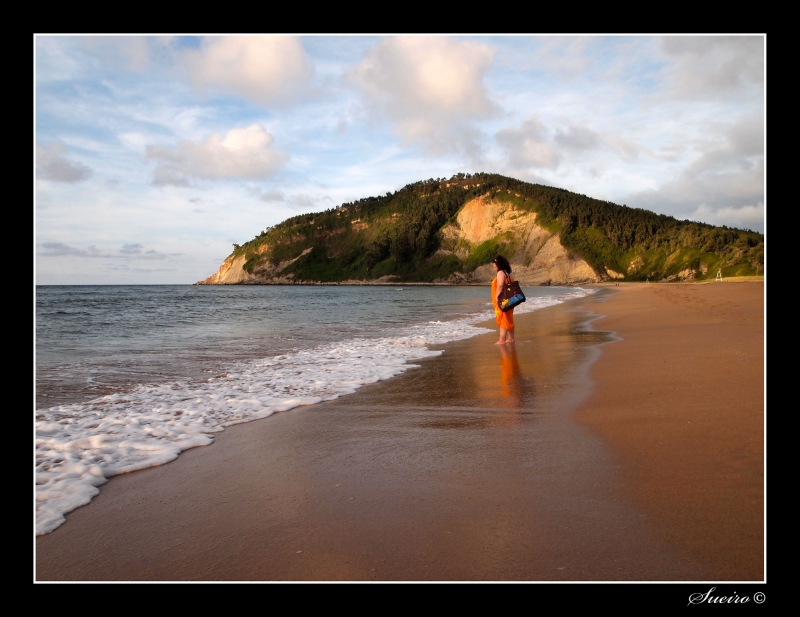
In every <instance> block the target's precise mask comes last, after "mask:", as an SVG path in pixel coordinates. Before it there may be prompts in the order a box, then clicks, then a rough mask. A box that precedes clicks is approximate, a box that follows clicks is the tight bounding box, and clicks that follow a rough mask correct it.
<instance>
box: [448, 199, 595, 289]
mask: <svg viewBox="0 0 800 617" xmlns="http://www.w3.org/2000/svg"><path fill="white" fill-rule="evenodd" d="M514 196H515V197H518V196H517V195H516V194H515V195H514ZM441 235H442V246H443V247H446V246H447V247H452V249H451V251H452V252H453V253H454V254H455V255H456V256H458V257H459V258H461V259H468V258H469V256H470V253H471V252H474V251H475V250H476V248H477V247H480V246H481V245H484V244H485V243H488V244H495V245H497V246H498V248H500V247H501V246H502V247H505V248H507V249H508V250H507V251H506V252H507V254H506V255H504V256H505V257H506V258H507V259H508V260H509V262H510V263H511V268H512V270H513V274H514V278H516V279H517V280H519V281H520V282H521V283H523V284H529V285H543V284H545V285H546V284H551V285H576V284H581V283H590V282H597V281H600V280H603V278H604V277H602V276H600V275H598V274H596V273H595V272H594V270H593V269H592V268H591V266H589V264H588V263H586V262H585V261H584V260H583V259H580V258H579V257H576V256H575V255H572V254H571V253H570V252H569V251H567V250H566V249H565V248H564V247H563V246H561V242H560V241H559V235H558V234H557V233H551V232H549V231H547V230H546V229H545V228H544V227H541V226H540V225H537V224H536V213H535V212H526V211H524V210H520V209H518V208H516V207H514V205H513V204H509V203H507V202H506V203H504V202H501V201H498V200H497V199H493V198H491V197H489V196H486V195H484V196H481V197H478V198H476V199H473V200H471V201H469V202H467V203H466V204H464V206H463V207H462V208H461V210H460V211H459V213H458V215H457V216H456V220H455V221H454V222H453V223H450V224H447V225H445V226H444V227H443V228H442V230H441ZM501 250H502V249H501ZM446 251H447V249H445V248H442V249H439V252H440V254H441V253H445V252H446ZM492 278H494V268H493V267H492V265H491V264H485V265H482V266H479V267H478V268H476V269H475V270H473V271H472V272H471V273H468V274H462V273H460V272H456V273H453V274H451V275H450V277H449V278H448V281H450V282H466V283H481V284H485V283H488V282H490V281H491V280H492Z"/></svg>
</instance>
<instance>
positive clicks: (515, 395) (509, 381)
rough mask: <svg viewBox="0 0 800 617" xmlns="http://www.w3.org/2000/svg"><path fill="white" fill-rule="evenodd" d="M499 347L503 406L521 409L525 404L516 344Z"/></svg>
mask: <svg viewBox="0 0 800 617" xmlns="http://www.w3.org/2000/svg"><path fill="white" fill-rule="evenodd" d="M497 347H498V349H499V350H500V388H501V392H502V394H503V407H508V408H512V409H520V408H521V407H522V404H523V401H522V399H523V383H522V371H521V370H520V368H519V360H518V358H517V348H516V344H515V343H506V344H504V345H498V346H497Z"/></svg>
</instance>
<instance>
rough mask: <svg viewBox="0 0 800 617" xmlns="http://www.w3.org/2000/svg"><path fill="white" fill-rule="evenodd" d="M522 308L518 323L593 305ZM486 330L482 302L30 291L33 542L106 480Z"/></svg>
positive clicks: (386, 290)
mask: <svg viewBox="0 0 800 617" xmlns="http://www.w3.org/2000/svg"><path fill="white" fill-rule="evenodd" d="M525 292H526V294H527V296H528V300H527V302H525V303H524V304H522V305H521V306H519V307H518V308H516V309H515V312H516V313H517V314H519V313H525V312H529V311H533V310H536V309H538V308H543V307H546V306H551V305H553V304H558V303H561V302H564V301H566V300H568V299H571V298H578V297H581V296H585V295H587V294H588V293H591V290H588V289H582V288H577V287H570V288H567V287H532V288H526V289H525ZM492 317H493V312H492V308H491V301H490V298H489V288H488V286H487V287H435V286H403V285H396V286H340V285H326V286H191V285H152V286H37V288H36V376H35V378H36V391H35V397H36V419H35V428H36V473H35V476H36V530H37V534H41V533H47V532H49V531H52V530H53V529H55V528H56V527H58V526H59V525H61V524H62V523H63V522H64V521H65V518H64V514H65V513H67V512H69V511H70V510H73V509H74V508H76V507H78V506H80V505H83V504H86V503H88V502H89V501H90V500H91V498H92V497H93V496H94V495H96V494H97V492H98V488H97V487H98V486H99V485H101V484H102V483H104V482H105V481H106V480H107V478H109V477H110V476H113V475H116V474H120V473H125V472H128V471H133V470H136V469H142V468H145V467H151V466H154V465H161V464H163V463H167V462H169V461H171V460H173V459H174V458H175V457H177V456H178V454H179V453H180V452H181V451H182V450H185V449H187V448H191V447H194V446H201V445H206V444H209V443H211V442H212V440H213V434H214V433H216V432H219V431H222V430H224V427H225V426H229V425H231V424H236V423H240V422H248V421H250V420H255V419H258V418H265V417H267V416H269V415H271V414H273V413H275V412H277V411H287V410H290V409H292V408H295V407H298V406H301V405H313V404H314V403H319V402H321V401H326V400H331V399H335V398H337V397H339V396H342V395H345V394H350V393H352V392H355V391H356V390H357V389H358V388H359V387H361V386H362V385H364V384H368V383H374V382H376V381H380V380H383V379H389V378H391V377H393V376H395V375H398V374H400V373H402V372H404V371H406V370H408V369H410V368H412V367H414V364H413V361H414V360H419V359H421V358H425V357H429V356H435V355H438V354H440V353H442V351H441V350H432V349H431V346H437V345H441V344H442V343H446V342H448V341H454V340H459V339H464V338H469V337H472V336H475V335H477V334H481V333H484V332H488V331H489V330H487V329H485V328H481V327H477V326H476V325H475V324H477V323H479V322H482V321H485V320H487V319H490V318H492Z"/></svg>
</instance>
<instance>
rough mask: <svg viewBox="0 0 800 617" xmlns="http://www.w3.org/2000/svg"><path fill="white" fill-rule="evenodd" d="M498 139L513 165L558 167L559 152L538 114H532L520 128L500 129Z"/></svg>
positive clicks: (521, 166) (522, 167)
mask: <svg viewBox="0 0 800 617" xmlns="http://www.w3.org/2000/svg"><path fill="white" fill-rule="evenodd" d="M496 139H497V143H498V144H500V146H501V148H503V150H504V151H505V154H506V156H507V157H508V162H509V164H510V165H511V166H512V167H515V168H518V169H527V168H530V167H549V168H551V169H555V168H556V167H558V164H559V157H558V154H556V152H555V149H554V148H553V147H552V145H551V144H550V141H549V139H548V136H547V131H546V129H545V126H544V125H543V124H542V123H541V122H540V121H539V119H538V118H537V117H536V116H530V117H529V118H527V119H526V120H525V121H524V122H523V123H522V124H521V125H520V126H519V127H518V128H506V129H503V130H501V131H498V133H497V136H496Z"/></svg>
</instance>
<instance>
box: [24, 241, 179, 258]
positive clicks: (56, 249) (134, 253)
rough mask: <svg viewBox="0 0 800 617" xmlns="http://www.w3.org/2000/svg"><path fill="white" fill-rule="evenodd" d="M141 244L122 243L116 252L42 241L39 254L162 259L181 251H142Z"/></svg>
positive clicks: (177, 254)
mask: <svg viewBox="0 0 800 617" xmlns="http://www.w3.org/2000/svg"><path fill="white" fill-rule="evenodd" d="M143 249H144V246H143V245H141V244H123V245H122V248H121V249H119V252H118V253H109V252H104V251H101V250H100V249H98V248H97V247H96V246H94V245H92V246H89V247H87V248H85V249H81V248H76V247H74V246H70V245H68V244H64V243H63V242H42V244H41V245H39V255H41V256H43V257H91V258H95V259H147V260H153V259H156V260H163V259H167V258H168V257H177V256H179V255H181V253H160V252H158V251H156V250H153V249H150V250H149V251H143Z"/></svg>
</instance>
